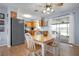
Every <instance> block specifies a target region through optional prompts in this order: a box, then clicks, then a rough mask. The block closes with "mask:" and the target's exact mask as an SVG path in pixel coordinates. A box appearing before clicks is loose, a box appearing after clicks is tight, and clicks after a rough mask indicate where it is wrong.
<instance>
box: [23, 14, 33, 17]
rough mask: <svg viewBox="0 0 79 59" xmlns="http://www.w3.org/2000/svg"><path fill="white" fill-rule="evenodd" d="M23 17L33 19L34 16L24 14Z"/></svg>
mask: <svg viewBox="0 0 79 59" xmlns="http://www.w3.org/2000/svg"><path fill="white" fill-rule="evenodd" d="M23 17H26V18H31V17H32V15H30V14H24V15H23Z"/></svg>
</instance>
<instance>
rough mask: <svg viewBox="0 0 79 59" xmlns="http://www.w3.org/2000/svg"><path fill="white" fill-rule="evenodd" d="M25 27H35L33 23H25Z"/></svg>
mask: <svg viewBox="0 0 79 59" xmlns="http://www.w3.org/2000/svg"><path fill="white" fill-rule="evenodd" d="M24 25H25V26H26V27H35V22H34V21H27V22H25V23H24Z"/></svg>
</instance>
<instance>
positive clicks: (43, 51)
mask: <svg viewBox="0 0 79 59" xmlns="http://www.w3.org/2000/svg"><path fill="white" fill-rule="evenodd" d="M44 47H45V45H44V43H42V56H44V55H45V54H44Z"/></svg>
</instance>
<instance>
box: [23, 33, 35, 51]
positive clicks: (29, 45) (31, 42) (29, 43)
mask: <svg viewBox="0 0 79 59" xmlns="http://www.w3.org/2000/svg"><path fill="white" fill-rule="evenodd" d="M25 38H26V42H27V48H29V49H31V50H32V49H34V48H35V43H34V39H33V38H32V36H31V35H30V34H29V33H26V34H25Z"/></svg>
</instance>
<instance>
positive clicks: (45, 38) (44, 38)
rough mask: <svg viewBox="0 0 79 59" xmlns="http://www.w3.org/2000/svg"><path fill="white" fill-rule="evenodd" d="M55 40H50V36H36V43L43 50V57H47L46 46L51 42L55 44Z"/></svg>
mask: <svg viewBox="0 0 79 59" xmlns="http://www.w3.org/2000/svg"><path fill="white" fill-rule="evenodd" d="M53 39H54V38H52V39H50V38H49V37H48V36H43V35H36V36H34V42H35V43H36V44H39V45H40V46H41V48H42V51H41V53H42V56H45V45H46V44H48V43H50V42H53Z"/></svg>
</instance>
